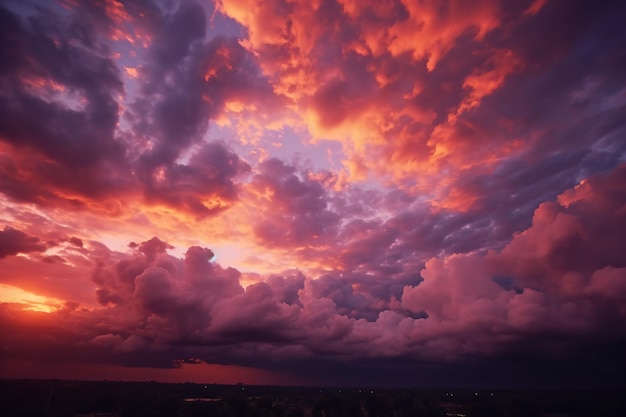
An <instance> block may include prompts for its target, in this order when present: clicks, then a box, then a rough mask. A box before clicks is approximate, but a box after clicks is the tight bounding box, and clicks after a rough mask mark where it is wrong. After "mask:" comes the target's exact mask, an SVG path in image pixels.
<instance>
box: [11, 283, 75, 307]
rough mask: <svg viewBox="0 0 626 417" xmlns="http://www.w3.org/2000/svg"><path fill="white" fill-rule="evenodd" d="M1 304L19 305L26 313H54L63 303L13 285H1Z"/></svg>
mask: <svg viewBox="0 0 626 417" xmlns="http://www.w3.org/2000/svg"><path fill="white" fill-rule="evenodd" d="M0 303H11V304H18V305H20V308H21V309H22V310H26V311H37V312H41V313H53V312H55V311H57V310H58V309H59V308H60V307H61V305H62V303H63V302H62V301H61V300H58V299H56V298H51V297H46V296H43V295H39V294H35V293H32V292H30V291H25V290H23V289H21V288H18V287H13V286H11V285H6V284H0Z"/></svg>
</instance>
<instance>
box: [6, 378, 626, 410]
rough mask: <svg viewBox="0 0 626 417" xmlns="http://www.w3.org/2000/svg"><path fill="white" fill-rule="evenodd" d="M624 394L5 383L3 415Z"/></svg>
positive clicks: (563, 406) (471, 406)
mask: <svg viewBox="0 0 626 417" xmlns="http://www.w3.org/2000/svg"><path fill="white" fill-rule="evenodd" d="M624 394H626V393H624V392H620V391H557V390H542V391H523V390H493V391H490V390H481V391H472V390H458V389H457V390H424V389H420V390H417V389H383V390H379V389H372V388H367V389H365V388H314V387H272V386H246V385H243V384H238V385H218V384H207V385H204V384H192V383H184V384H164V383H155V382H116V381H97V382H96V381H61V380H0V416H3V417H18V416H19V417H31V416H32V417H77V416H80V417H96V416H97V417H444V416H445V417H462V416H465V417H592V416H609V417H610V416H626V395H624Z"/></svg>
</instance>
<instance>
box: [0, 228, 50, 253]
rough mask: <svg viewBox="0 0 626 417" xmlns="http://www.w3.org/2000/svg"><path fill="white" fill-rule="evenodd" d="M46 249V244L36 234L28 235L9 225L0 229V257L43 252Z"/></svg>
mask: <svg viewBox="0 0 626 417" xmlns="http://www.w3.org/2000/svg"><path fill="white" fill-rule="evenodd" d="M46 249H48V245H47V244H46V243H45V242H42V241H41V240H39V238H38V237H36V236H29V235H27V234H26V233H24V232H22V231H20V230H16V229H13V228H11V227H5V228H4V230H0V258H4V257H6V256H10V255H17V254H18V253H28V252H45V251H46Z"/></svg>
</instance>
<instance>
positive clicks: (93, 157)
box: [0, 9, 125, 204]
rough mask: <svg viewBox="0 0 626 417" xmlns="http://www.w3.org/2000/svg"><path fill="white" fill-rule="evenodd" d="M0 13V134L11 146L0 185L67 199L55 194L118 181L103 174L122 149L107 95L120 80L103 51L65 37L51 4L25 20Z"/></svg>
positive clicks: (22, 194)
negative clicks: (10, 153)
mask: <svg viewBox="0 0 626 417" xmlns="http://www.w3.org/2000/svg"><path fill="white" fill-rule="evenodd" d="M0 14H1V16H0V19H2V20H3V21H4V24H2V30H1V33H0V36H1V37H2V41H1V42H2V43H3V44H4V45H5V46H6V47H5V48H2V54H3V55H4V56H3V58H2V59H1V60H2V62H3V63H4V65H3V66H2V71H1V74H0V82H1V83H2V94H1V95H0V109H1V114H2V117H1V118H0V134H1V135H2V140H3V142H4V143H6V144H8V145H10V146H11V147H12V148H13V149H14V153H13V155H12V157H10V158H9V157H7V156H5V155H3V157H2V169H1V177H0V182H1V184H2V190H3V192H5V193H6V194H8V195H10V196H11V197H13V198H16V199H19V200H28V201H35V202H40V203H44V202H46V201H52V202H54V201H55V200H57V201H58V200H60V201H63V200H65V201H66V203H69V204H73V202H72V199H71V198H68V197H65V196H63V194H79V195H87V196H91V197H95V196H102V195H106V194H107V193H110V192H111V191H112V190H114V189H116V188H117V189H120V188H123V184H124V181H123V180H121V179H120V178H119V177H117V176H110V175H104V173H105V172H107V171H108V170H110V169H111V168H113V167H114V168H115V170H116V171H118V172H120V173H121V172H123V171H124V169H125V164H124V149H123V147H122V146H121V145H120V144H119V143H118V142H117V141H116V140H115V139H114V130H115V126H116V123H117V121H118V116H117V113H118V104H117V101H116V99H115V96H116V95H118V94H121V93H122V92H123V87H122V82H121V80H120V77H119V73H118V70H117V67H116V66H115V64H114V63H113V61H112V60H111V58H109V55H110V54H111V52H110V50H109V49H108V48H107V47H106V46H104V45H103V44H96V45H91V44H86V43H85V42H84V40H83V39H81V38H77V37H75V36H73V30H72V26H71V21H70V22H68V21H67V20H66V19H63V18H62V17H61V16H59V15H57V14H55V13H54V12H53V11H51V10H40V11H39V12H38V14H35V15H34V16H32V17H30V18H29V19H28V20H27V21H26V22H22V21H21V20H20V19H19V18H18V17H17V16H16V15H14V14H12V13H11V12H9V11H7V10H5V9H2V10H1V11H0ZM44 15H45V19H44ZM60 95H63V96H60ZM60 97H65V98H61V99H59V98H60ZM68 101H70V102H71V101H75V105H76V106H77V107H76V108H73V107H68V106H71V105H70V104H68ZM20 172H21V173H23V174H19V173H20ZM24 173H25V174H26V175H24ZM77 173H79V175H76V174H77ZM75 203H76V204H79V202H78V201H75Z"/></svg>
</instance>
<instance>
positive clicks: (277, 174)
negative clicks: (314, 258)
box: [251, 158, 339, 247]
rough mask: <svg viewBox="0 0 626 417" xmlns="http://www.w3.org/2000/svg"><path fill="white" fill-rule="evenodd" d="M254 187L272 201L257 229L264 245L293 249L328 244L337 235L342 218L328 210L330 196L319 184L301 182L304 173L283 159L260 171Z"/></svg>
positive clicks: (263, 166) (272, 161)
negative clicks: (306, 245) (267, 194)
mask: <svg viewBox="0 0 626 417" xmlns="http://www.w3.org/2000/svg"><path fill="white" fill-rule="evenodd" d="M259 168H260V169H259V173H258V174H257V175H255V176H254V178H253V179H252V183H251V187H252V188H253V189H255V190H256V192H258V193H260V194H261V195H263V194H264V193H266V192H267V193H269V197H268V198H267V199H266V200H265V201H264V200H261V204H264V205H266V207H267V208H266V215H265V216H263V217H261V218H260V221H259V222H258V223H257V224H256V225H255V235H256V236H257V238H259V239H260V240H261V241H262V242H263V243H264V244H266V245H268V246H275V247H292V246H301V245H304V244H308V245H312V246H316V245H323V244H325V243H326V242H327V241H328V239H329V238H331V237H332V236H333V235H334V233H335V232H336V227H337V224H338V222H339V215H338V214H337V213H335V212H333V211H331V210H329V207H328V203H329V202H328V196H327V195H326V191H325V189H324V187H323V186H322V184H321V183H320V182H319V181H316V180H312V179H309V178H301V175H302V173H299V172H297V171H296V169H295V168H294V167H293V166H290V165H288V164H285V163H284V162H283V161H281V160H279V159H275V158H272V159H269V160H267V161H265V162H263V163H262V164H261V165H260V167H259Z"/></svg>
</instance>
